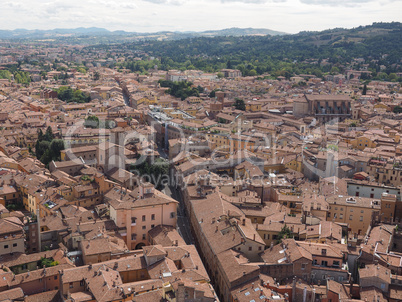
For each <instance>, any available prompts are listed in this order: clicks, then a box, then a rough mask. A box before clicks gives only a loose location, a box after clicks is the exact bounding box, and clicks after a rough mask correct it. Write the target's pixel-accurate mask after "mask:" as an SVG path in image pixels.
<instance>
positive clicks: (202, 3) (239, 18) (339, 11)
mask: <svg viewBox="0 0 402 302" xmlns="http://www.w3.org/2000/svg"><path fill="white" fill-rule="evenodd" d="M0 8H1V11H2V18H1V20H0V29H9V30H13V29H18V28H24V29H54V28H77V27H100V28H105V29H108V30H110V31H114V30H125V31H129V32H143V33H150V32H158V31H206V30H219V29H226V28H231V27H239V28H249V27H252V28H266V29H271V30H275V31H281V32H286V33H290V34H292V33H298V32H300V31H320V30H325V29H330V28H336V27H344V28H353V27H357V26H360V25H369V24H372V23H373V22H392V21H397V22H401V21H402V18H401V17H400V11H402V3H401V1H397V0H382V1H375V0H218V1H214V0H199V1H195V0H134V1H133V0H132V1H127V0H126V1H124V0H123V1H117V0H88V1H85V2H84V1H78V0H70V1H68V2H65V1H61V0H56V1H49V0H45V1H44V0H31V1H27V0H15V1H8V2H5V3H3V4H1V5H0Z"/></svg>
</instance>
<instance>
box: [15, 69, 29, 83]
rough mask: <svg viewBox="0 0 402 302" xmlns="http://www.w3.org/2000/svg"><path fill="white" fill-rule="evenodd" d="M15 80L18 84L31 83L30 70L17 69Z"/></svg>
mask: <svg viewBox="0 0 402 302" xmlns="http://www.w3.org/2000/svg"><path fill="white" fill-rule="evenodd" d="M14 81H15V82H16V83H18V84H29V83H31V77H30V76H29V73H28V72H24V71H16V72H14Z"/></svg>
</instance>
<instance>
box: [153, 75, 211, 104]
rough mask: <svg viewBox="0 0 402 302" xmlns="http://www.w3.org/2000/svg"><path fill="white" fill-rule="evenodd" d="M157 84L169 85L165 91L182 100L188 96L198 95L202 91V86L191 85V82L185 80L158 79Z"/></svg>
mask: <svg viewBox="0 0 402 302" xmlns="http://www.w3.org/2000/svg"><path fill="white" fill-rule="evenodd" d="M159 84H160V85H161V87H169V89H168V90H167V91H166V92H167V93H169V94H170V95H173V96H174V97H176V98H181V100H182V101H183V100H185V99H186V98H188V97H189V96H200V93H202V92H203V91H204V88H202V87H201V86H198V87H192V86H193V83H191V82H185V81H180V82H172V81H168V80H159Z"/></svg>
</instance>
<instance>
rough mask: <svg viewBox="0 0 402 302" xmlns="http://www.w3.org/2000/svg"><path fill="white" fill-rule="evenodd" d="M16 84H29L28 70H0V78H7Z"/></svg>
mask: <svg viewBox="0 0 402 302" xmlns="http://www.w3.org/2000/svg"><path fill="white" fill-rule="evenodd" d="M13 78H14V81H15V82H16V83H18V84H29V83H31V77H30V75H29V73H28V72H24V71H14V72H11V71H10V70H7V69H5V70H0V79H8V80H12V79H13Z"/></svg>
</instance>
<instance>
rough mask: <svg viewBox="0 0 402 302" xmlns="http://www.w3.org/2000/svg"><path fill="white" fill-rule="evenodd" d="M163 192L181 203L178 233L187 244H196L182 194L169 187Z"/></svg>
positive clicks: (178, 210) (178, 215)
mask: <svg viewBox="0 0 402 302" xmlns="http://www.w3.org/2000/svg"><path fill="white" fill-rule="evenodd" d="M162 192H163V193H165V194H166V195H168V196H170V197H172V198H174V199H175V200H177V201H178V202H179V207H178V208H177V231H178V232H179V234H180V235H181V237H183V239H184V241H185V242H186V243H187V244H194V238H193V236H192V234H191V230H190V221H189V220H188V217H187V216H186V211H185V209H184V204H183V200H182V197H181V192H180V191H179V190H178V189H176V188H174V187H168V186H166V187H165V188H164V189H163V190H162Z"/></svg>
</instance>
